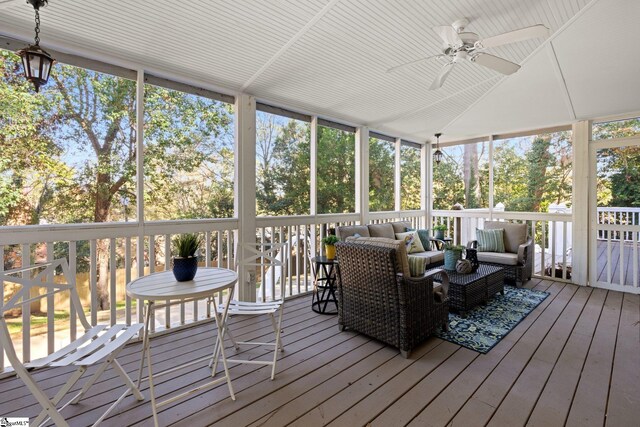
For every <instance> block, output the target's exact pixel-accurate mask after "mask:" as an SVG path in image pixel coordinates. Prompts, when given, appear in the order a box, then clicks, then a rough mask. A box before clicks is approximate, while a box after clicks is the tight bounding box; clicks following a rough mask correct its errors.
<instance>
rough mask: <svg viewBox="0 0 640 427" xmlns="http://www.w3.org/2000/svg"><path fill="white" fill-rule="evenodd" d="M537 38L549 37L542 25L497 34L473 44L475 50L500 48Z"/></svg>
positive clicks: (547, 30) (547, 31) (546, 29)
mask: <svg viewBox="0 0 640 427" xmlns="http://www.w3.org/2000/svg"><path fill="white" fill-rule="evenodd" d="M538 37H544V38H547V37H549V29H548V28H547V27H545V26H544V25H542V24H538V25H533V26H531V27H526V28H521V29H519V30H515V31H509V32H508V33H503V34H498V35H497V36H493V37H489V38H486V39H484V40H478V41H477V42H476V43H475V46H476V48H479V49H482V48H489V47H496V46H502V45H503V44H509V43H515V42H521V41H523V40H529V39H535V38H538Z"/></svg>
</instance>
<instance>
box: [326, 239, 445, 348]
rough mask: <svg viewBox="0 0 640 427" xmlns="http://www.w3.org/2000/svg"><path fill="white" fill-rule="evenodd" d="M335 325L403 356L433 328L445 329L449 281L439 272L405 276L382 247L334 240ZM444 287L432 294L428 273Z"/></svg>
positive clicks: (391, 250)
mask: <svg viewBox="0 0 640 427" xmlns="http://www.w3.org/2000/svg"><path fill="white" fill-rule="evenodd" d="M384 240H386V239H384ZM336 253H337V257H338V259H339V265H338V325H339V327H340V330H344V329H345V328H349V329H353V330H355V331H358V332H360V333H363V334H366V335H369V336H370V337H373V338H376V339H378V340H380V341H382V342H385V343H387V344H390V345H392V346H394V347H397V348H398V349H399V350H400V353H401V354H402V356H403V357H405V358H407V357H409V354H410V352H411V350H413V349H414V348H415V347H417V346H418V345H420V344H421V343H422V342H424V341H425V340H426V339H427V338H428V337H429V336H430V335H432V334H433V333H434V332H435V331H436V329H437V328H439V327H443V328H445V330H446V328H447V321H448V313H449V303H448V298H447V297H446V290H447V288H448V279H447V276H446V273H445V272H444V270H441V269H437V271H435V272H433V273H431V274H429V275H423V276H421V277H414V278H412V277H407V276H406V275H404V274H402V273H400V271H401V270H400V267H399V265H398V256H397V251H396V249H394V248H393V247H390V246H389V245H388V244H387V243H384V242H382V243H380V244H377V243H375V242H372V241H368V242H367V243H358V242H357V241H348V242H338V243H337V244H336ZM437 272H440V273H441V274H442V276H443V277H444V278H443V282H444V283H443V284H442V286H440V288H441V290H440V291H435V290H434V282H433V274H436V273H437Z"/></svg>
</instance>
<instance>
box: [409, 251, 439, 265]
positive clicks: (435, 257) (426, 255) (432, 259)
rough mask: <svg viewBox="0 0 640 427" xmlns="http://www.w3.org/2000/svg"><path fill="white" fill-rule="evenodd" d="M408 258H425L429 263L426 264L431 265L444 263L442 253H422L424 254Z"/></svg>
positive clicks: (411, 255)
mask: <svg viewBox="0 0 640 427" xmlns="http://www.w3.org/2000/svg"><path fill="white" fill-rule="evenodd" d="M409 256H410V257H414V256H415V257H421V258H427V259H428V260H429V261H428V262H427V264H433V263H436V262H441V261H444V252H442V251H424V252H416V253H413V254H410V255H409Z"/></svg>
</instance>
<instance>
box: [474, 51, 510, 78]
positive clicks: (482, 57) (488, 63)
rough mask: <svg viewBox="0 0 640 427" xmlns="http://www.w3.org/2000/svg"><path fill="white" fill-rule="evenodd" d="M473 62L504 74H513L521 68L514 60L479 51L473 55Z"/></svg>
mask: <svg viewBox="0 0 640 427" xmlns="http://www.w3.org/2000/svg"><path fill="white" fill-rule="evenodd" d="M471 62H475V63H476V64H480V65H482V66H483V67H487V68H491V69H492V70H495V71H497V72H499V73H502V74H507V75H508V74H513V73H515V72H516V71H518V70H519V69H520V66H519V65H518V64H516V63H514V62H511V61H507V60H506V59H502V58H498V57H497V56H493V55H489V54H488V53H479V54H477V55H475V56H472V57H471Z"/></svg>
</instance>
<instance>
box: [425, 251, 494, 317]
mask: <svg viewBox="0 0 640 427" xmlns="http://www.w3.org/2000/svg"><path fill="white" fill-rule="evenodd" d="M428 271H429V270H427V272H428ZM447 275H448V276H449V293H448V295H449V309H450V310H453V311H457V312H458V313H460V315H461V316H465V315H466V312H467V311H469V310H471V309H472V308H474V307H475V306H477V305H478V304H481V303H482V304H483V303H486V302H487V300H488V299H489V298H490V297H491V296H493V295H495V294H496V293H498V292H504V269H503V268H502V267H496V266H492V265H487V264H480V267H479V268H478V270H476V272H475V273H469V274H459V273H456V272H455V271H447ZM434 279H435V280H436V281H438V280H441V278H440V275H439V274H437V275H435V276H434Z"/></svg>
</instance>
